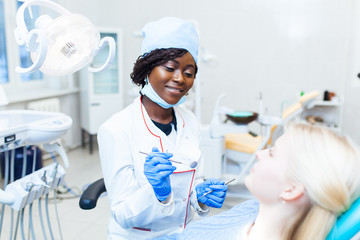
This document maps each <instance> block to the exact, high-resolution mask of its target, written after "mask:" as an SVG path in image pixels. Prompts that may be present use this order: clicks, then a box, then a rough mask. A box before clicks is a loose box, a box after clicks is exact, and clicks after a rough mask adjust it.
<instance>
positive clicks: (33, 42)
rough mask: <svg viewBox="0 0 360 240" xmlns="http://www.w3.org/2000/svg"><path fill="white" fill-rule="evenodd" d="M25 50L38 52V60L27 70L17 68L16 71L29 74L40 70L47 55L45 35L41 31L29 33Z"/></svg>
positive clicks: (35, 30) (34, 30)
mask: <svg viewBox="0 0 360 240" xmlns="http://www.w3.org/2000/svg"><path fill="white" fill-rule="evenodd" d="M25 48H26V50H27V51H29V52H35V51H37V52H38V56H37V59H36V60H35V61H34V62H33V65H31V66H30V67H27V68H22V67H19V66H17V67H16V68H15V71H16V72H18V73H28V72H32V71H34V70H36V69H39V68H40V67H41V66H42V64H43V63H44V61H45V58H46V55H47V41H46V36H45V33H44V32H43V31H42V30H41V29H33V30H31V31H30V32H29V34H28V35H27V39H26V45H25Z"/></svg>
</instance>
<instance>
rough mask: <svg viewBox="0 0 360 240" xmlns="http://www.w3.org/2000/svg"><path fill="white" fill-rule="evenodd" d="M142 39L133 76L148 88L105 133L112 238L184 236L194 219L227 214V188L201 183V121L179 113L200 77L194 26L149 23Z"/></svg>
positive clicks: (210, 181) (103, 160)
mask: <svg viewBox="0 0 360 240" xmlns="http://www.w3.org/2000/svg"><path fill="white" fill-rule="evenodd" d="M142 33H143V36H144V39H143V44H142V55H141V56H140V57H139V58H138V59H137V61H136V63H135V65H134V69H133V72H132V74H131V78H132V80H133V83H135V84H137V85H139V86H141V87H142V89H141V91H140V96H139V97H138V98H136V99H135V100H134V102H133V103H132V104H130V105H129V106H127V107H126V108H125V109H123V110H122V111H121V112H119V113H116V114H114V115H113V116H112V117H111V118H110V119H109V120H107V121H106V122H105V123H104V124H103V125H102V126H101V127H100V129H99V132H98V143H99V152H100V158H101V166H102V170H103V175H104V181H105V185H106V189H107V193H108V198H109V202H110V208H111V217H110V223H109V228H108V234H109V236H108V239H136V240H140V239H150V238H154V237H157V236H161V235H167V234H173V233H177V232H181V231H182V230H183V229H184V228H185V227H186V225H187V224H188V223H189V222H190V221H191V219H192V216H193V212H197V213H198V214H199V215H200V216H204V215H206V214H207V213H208V211H209V207H216V208H220V207H221V206H222V204H223V202H224V199H225V195H226V191H227V186H226V185H225V184H224V182H223V181H220V180H216V179H208V180H206V181H203V180H202V179H196V168H192V167H194V165H199V164H197V163H198V162H199V160H200V156H201V152H200V149H199V139H198V137H199V134H198V125H197V123H198V122H197V119H196V118H195V116H194V114H193V113H192V112H191V111H189V110H186V109H184V108H182V107H180V106H178V105H180V104H181V103H183V102H184V101H185V95H187V93H188V91H189V90H190V89H191V87H192V86H193V83H194V80H195V76H196V73H197V65H196V62H197V57H198V48H199V45H198V44H199V43H198V35H197V32H196V30H195V28H194V26H193V25H192V24H191V23H190V22H188V21H184V20H182V19H179V18H173V17H166V18H162V19H160V20H158V21H154V22H150V23H148V24H146V25H145V27H144V28H143V31H142ZM172 160H174V161H177V162H173V161H172ZM179 162H181V163H179ZM191 163H192V164H191ZM194 163H195V164H194ZM190 165H192V167H190ZM208 191H211V193H209V194H207V195H206V196H203V195H204V193H206V192H208Z"/></svg>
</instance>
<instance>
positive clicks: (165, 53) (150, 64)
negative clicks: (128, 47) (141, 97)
mask: <svg viewBox="0 0 360 240" xmlns="http://www.w3.org/2000/svg"><path fill="white" fill-rule="evenodd" d="M187 52H188V51H187V50H185V49H182V48H166V49H165V48H161V49H155V50H153V51H151V52H150V53H145V54H143V55H141V56H139V57H138V59H137V60H136V62H135V64H134V68H133V72H132V73H131V74H130V77H131V79H132V81H133V83H134V84H136V85H138V86H142V87H144V86H145V78H146V77H147V76H148V75H149V74H150V72H151V71H152V70H153V69H154V67H156V66H159V65H161V64H164V63H166V62H167V61H169V60H173V59H175V58H178V57H182V56H184V55H185V54H186V53H187ZM197 70H198V68H197V65H196V64H195V76H196V73H197Z"/></svg>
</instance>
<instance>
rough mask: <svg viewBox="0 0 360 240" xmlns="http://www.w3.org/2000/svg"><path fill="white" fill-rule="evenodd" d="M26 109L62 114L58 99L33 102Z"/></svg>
mask: <svg viewBox="0 0 360 240" xmlns="http://www.w3.org/2000/svg"><path fill="white" fill-rule="evenodd" d="M26 109H29V110H35V111H44V112H60V101H59V99H58V98H48V99H44V100H38V101H32V102H29V103H28V104H27V105H26Z"/></svg>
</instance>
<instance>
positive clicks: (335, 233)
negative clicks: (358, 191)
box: [326, 198, 360, 240]
mask: <svg viewBox="0 0 360 240" xmlns="http://www.w3.org/2000/svg"><path fill="white" fill-rule="evenodd" d="M358 232H360V198H359V199H358V200H356V201H355V202H354V203H353V204H352V205H351V207H350V209H349V210H348V211H346V212H345V213H344V214H343V215H341V216H340V217H339V218H338V219H337V221H336V223H335V225H334V227H333V228H332V230H331V231H330V233H329V235H328V236H327V238H326V240H350V239H351V238H352V237H354V236H355V235H356V234H357V233H358Z"/></svg>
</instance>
